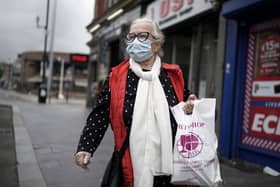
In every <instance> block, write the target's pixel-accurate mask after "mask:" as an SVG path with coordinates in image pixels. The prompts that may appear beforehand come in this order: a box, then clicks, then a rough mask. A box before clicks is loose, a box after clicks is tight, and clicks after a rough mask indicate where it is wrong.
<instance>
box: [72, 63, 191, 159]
mask: <svg viewBox="0 0 280 187" xmlns="http://www.w3.org/2000/svg"><path fill="white" fill-rule="evenodd" d="M159 80H160V82H161V84H162V87H163V90H164V92H165V95H166V99H167V102H168V104H169V106H174V105H176V104H178V99H177V96H176V94H175V91H174V88H173V86H172V84H171V80H170V79H169V77H168V76H167V72H166V70H164V69H161V72H160V75H159ZM138 81H139V77H137V76H136V74H135V73H134V72H132V71H131V69H129V70H128V73H127V82H126V92H125V100H124V110H123V111H124V112H123V118H124V123H125V125H126V126H127V127H130V126H131V123H132V113H133V108H134V103H135V97H136V92H137V85H138ZM189 94H190V92H189V91H186V90H184V100H186V99H187V98H188V96H189ZM109 109H110V89H109V80H108V78H107V79H106V81H105V83H104V86H103V89H102V92H101V95H100V98H99V99H98V101H97V104H96V106H94V108H93V110H92V112H91V113H90V114H89V116H88V118H87V121H86V125H85V127H84V129H83V131H82V135H81V138H80V142H79V145H78V149H77V152H79V151H87V152H89V153H91V154H93V153H94V151H95V150H96V149H97V147H98V145H99V144H100V142H101V140H102V138H103V136H104V134H105V132H106V130H107V128H108V125H109V123H110V119H109V115H110V112H109ZM170 120H171V128H172V136H173V144H174V138H175V135H176V129H177V124H176V122H175V119H174V118H173V116H172V114H171V111H170Z"/></svg>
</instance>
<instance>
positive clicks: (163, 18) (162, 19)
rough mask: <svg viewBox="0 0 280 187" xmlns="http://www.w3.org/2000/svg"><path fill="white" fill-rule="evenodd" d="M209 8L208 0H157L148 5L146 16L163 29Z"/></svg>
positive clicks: (210, 7) (210, 5) (210, 6)
mask: <svg viewBox="0 0 280 187" xmlns="http://www.w3.org/2000/svg"><path fill="white" fill-rule="evenodd" d="M210 9H212V4H211V2H210V0H157V1H155V2H153V3H151V4H150V5H149V6H148V8H147V14H146V16H147V17H150V18H152V19H153V20H155V21H156V22H157V23H158V24H159V27H160V28H161V29H164V28H167V27H170V26H172V25H174V24H176V23H179V22H181V21H183V20H186V19H188V18H191V17H193V16H196V15H198V14H201V13H203V12H205V11H207V10H210Z"/></svg>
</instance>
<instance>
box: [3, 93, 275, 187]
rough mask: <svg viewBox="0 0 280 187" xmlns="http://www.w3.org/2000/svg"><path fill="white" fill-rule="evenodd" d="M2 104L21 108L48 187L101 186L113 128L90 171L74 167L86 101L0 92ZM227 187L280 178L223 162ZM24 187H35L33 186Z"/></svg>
mask: <svg viewBox="0 0 280 187" xmlns="http://www.w3.org/2000/svg"><path fill="white" fill-rule="evenodd" d="M0 104H8V105H12V106H13V107H18V108H19V111H20V112H19V114H20V115H21V117H22V119H23V125H24V127H25V128H26V129H27V132H28V134H29V136H30V139H31V143H32V147H33V150H34V152H35V156H36V160H37V162H38V165H39V168H40V171H41V173H42V176H43V179H44V181H45V183H46V186H48V187H99V186H100V180H101V178H102V175H103V172H104V169H105V166H106V164H107V162H108V160H109V158H110V156H111V153H112V151H113V135H112V131H111V129H108V130H107V133H106V135H105V137H104V139H103V141H102V143H101V145H100V146H99V148H98V150H97V152H96V153H95V154H94V156H93V158H92V159H91V164H90V165H89V169H88V170H83V169H81V168H79V167H77V166H76V165H75V162H74V153H75V151H76V146H77V143H78V140H79V135H80V132H81V130H82V128H83V126H84V122H85V120H86V117H87V115H88V113H89V112H90V110H89V109H86V108H85V105H84V103H83V102H80V101H79V102H77V101H72V100H70V101H69V103H68V104H66V103H65V101H59V100H55V99H53V100H52V103H51V104H38V103H37V98H36V97H34V96H29V95H22V94H17V93H15V92H11V91H4V90H0ZM221 173H222V178H223V180H224V184H223V185H222V186H224V187H236V186H238V187H258V186H259V187H262V186H267V187H276V186H279V183H280V177H272V176H269V175H266V174H264V173H262V171H261V170H256V169H255V168H254V167H250V166H248V165H246V164H245V165H240V164H238V163H234V162H231V161H223V162H221ZM23 186H27V187H29V186H34V187H37V186H36V185H34V183H32V182H31V183H30V184H29V185H23Z"/></svg>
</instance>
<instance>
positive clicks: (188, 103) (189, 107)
mask: <svg viewBox="0 0 280 187" xmlns="http://www.w3.org/2000/svg"><path fill="white" fill-rule="evenodd" d="M196 99H197V97H196V96H195V95H194V94H191V95H189V97H188V99H187V101H186V104H185V106H184V107H183V110H184V112H185V114H191V113H192V111H193V105H194V101H195V100H196Z"/></svg>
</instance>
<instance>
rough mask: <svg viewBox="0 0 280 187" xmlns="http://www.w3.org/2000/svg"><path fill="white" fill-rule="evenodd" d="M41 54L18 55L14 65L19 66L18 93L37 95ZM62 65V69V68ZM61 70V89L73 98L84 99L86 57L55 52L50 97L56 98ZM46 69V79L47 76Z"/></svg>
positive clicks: (40, 73) (40, 70)
mask: <svg viewBox="0 0 280 187" xmlns="http://www.w3.org/2000/svg"><path fill="white" fill-rule="evenodd" d="M42 58H43V52H42V51H27V52H23V53H21V54H19V55H18V59H17V60H16V64H19V66H20V78H19V84H18V90H19V91H25V92H34V93H37V91H38V88H39V85H40V83H41V82H42V74H43V63H42ZM62 65H63V67H62ZM61 70H62V71H63V72H64V73H63V76H62V77H63V81H62V84H63V87H64V89H67V91H70V93H71V95H72V96H73V97H85V94H86V89H87V76H88V55H86V54H72V53H63V52H55V53H54V64H53V73H52V92H51V94H52V96H55V97H56V96H58V89H59V84H60V80H61V79H60V76H61ZM49 72H50V71H49V68H48V65H47V68H46V77H48V76H49Z"/></svg>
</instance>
